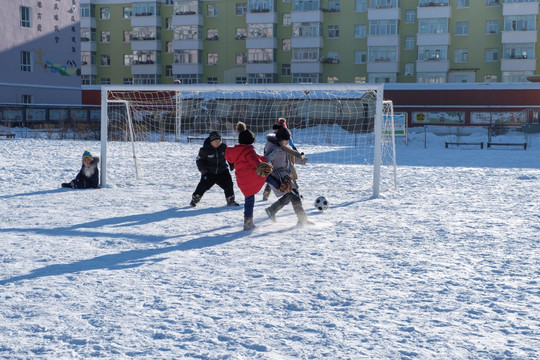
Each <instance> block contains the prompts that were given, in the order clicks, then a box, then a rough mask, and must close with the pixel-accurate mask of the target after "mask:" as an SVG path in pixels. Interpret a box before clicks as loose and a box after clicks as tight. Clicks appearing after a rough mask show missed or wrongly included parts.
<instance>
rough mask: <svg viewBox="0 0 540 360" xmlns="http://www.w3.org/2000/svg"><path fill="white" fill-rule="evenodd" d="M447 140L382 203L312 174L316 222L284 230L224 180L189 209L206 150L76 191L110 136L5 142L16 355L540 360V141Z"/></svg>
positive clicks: (310, 196)
mask: <svg viewBox="0 0 540 360" xmlns="http://www.w3.org/2000/svg"><path fill="white" fill-rule="evenodd" d="M475 136H478V135H471V138H473V137H475ZM424 139H426V140H427V143H426V145H424ZM448 139H449V137H448V136H437V135H434V134H431V133H430V134H427V135H426V137H424V134H423V132H422V131H420V132H418V133H416V134H411V135H410V143H409V144H408V146H406V145H405V144H404V143H403V141H402V140H401V141H399V142H398V148H397V162H398V187H399V190H398V191H397V192H384V193H382V194H381V196H380V197H378V198H372V196H371V189H370V187H371V183H372V175H371V168H370V167H368V166H354V165H339V164H310V163H308V164H307V165H306V166H305V167H300V166H299V167H298V172H299V177H300V178H299V184H300V187H301V189H302V192H303V195H304V198H305V201H304V207H305V208H306V210H307V212H308V217H309V218H310V219H311V220H312V221H315V222H316V223H317V225H316V226H315V227H312V228H303V229H301V228H297V227H296V226H295V224H296V218H295V215H294V213H293V211H292V207H291V206H290V205H288V206H287V207H285V208H284V209H283V210H282V211H281V212H280V213H278V216H277V220H278V222H277V223H276V224H273V223H271V222H270V220H268V219H267V217H266V215H265V213H264V208H265V207H266V206H269V204H270V203H271V202H272V201H274V200H275V197H273V196H272V197H271V198H270V202H263V201H261V200H260V199H261V196H260V194H259V195H258V196H257V202H256V204H255V224H256V225H257V228H256V229H255V231H253V232H245V231H243V230H242V221H243V209H242V207H240V208H228V207H226V206H224V204H225V200H224V196H223V192H222V190H221V189H220V188H219V187H217V186H215V187H214V188H212V189H211V190H210V191H209V192H208V193H207V194H206V195H205V196H204V197H203V199H202V201H201V203H200V205H199V206H198V207H197V208H191V207H189V206H188V203H189V200H190V197H191V193H192V192H193V190H194V189H195V186H196V183H197V181H198V174H197V170H196V168H195V163H194V161H195V156H196V153H197V150H198V148H199V146H200V144H184V143H181V144H180V143H176V144H174V143H172V144H165V143H155V144H153V145H152V146H150V147H149V150H148V154H146V157H147V158H148V156H151V157H152V158H153V159H151V160H147V164H148V165H151V164H155V168H153V169H152V170H150V171H149V172H147V173H146V174H145V175H146V176H147V179H148V178H149V179H150V180H147V181H140V182H136V181H134V180H133V179H132V177H131V176H128V175H129V173H130V172H132V162H133V160H132V159H131V158H130V157H129V156H124V157H122V158H116V159H112V158H111V159H109V161H113V160H114V161H115V162H116V163H118V162H121V164H122V168H121V169H120V170H114V171H113V170H111V173H110V174H109V177H108V183H109V185H108V186H107V187H105V188H102V189H100V190H71V189H62V188H60V183H61V182H65V181H69V180H71V179H72V178H73V177H74V176H75V175H76V173H77V171H78V170H79V167H80V156H81V154H82V152H83V151H84V150H85V149H88V150H90V151H91V152H92V153H93V154H94V155H99V151H100V146H99V142H97V141H72V140H38V139H15V140H0V199H1V200H0V239H1V240H0V244H1V246H0V358H3V359H89V358H94V357H95V358H104V359H127V358H133V359H179V358H185V359H272V360H277V359H323V358H326V359H537V358H539V357H540V350H539V349H540V329H539V326H540V256H539V255H540V250H539V244H540V242H539V241H540V240H539V239H540V209H539V202H540V195H539V194H540V192H539V188H540V137H538V135H536V136H531V138H530V139H529V141H530V146H529V147H528V148H527V150H526V151H524V150H523V149H522V148H521V149H520V148H519V147H502V148H496V149H495V148H494V149H486V148H484V149H483V150H481V149H480V148H479V147H478V146H462V147H455V146H454V147H450V148H448V149H445V147H444V141H445V140H448ZM482 140H483V141H485V136H484V138H482ZM302 150H304V151H306V153H307V154H308V158H309V148H302ZM319 151H320V148H319ZM329 151H331V148H329ZM128 169H129V170H128ZM115 171H116V172H115ZM162 174H167V175H168V176H170V175H171V174H172V175H173V179H174V180H173V181H169V182H166V181H162V180H161V179H160V177H162V176H163V175H162ZM236 194H237V200H239V202H240V203H242V204H243V200H244V198H243V196H242V195H241V193H240V191H239V190H238V189H237V188H236ZM319 195H324V196H326V197H327V198H328V199H329V201H330V202H331V206H330V208H329V209H328V210H327V211H326V212H319V211H317V210H315V208H314V206H313V201H314V199H315V198H316V197H317V196H319Z"/></svg>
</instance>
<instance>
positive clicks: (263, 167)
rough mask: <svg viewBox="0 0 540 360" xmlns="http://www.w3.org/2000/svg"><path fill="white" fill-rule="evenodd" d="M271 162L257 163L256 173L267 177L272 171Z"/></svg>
mask: <svg viewBox="0 0 540 360" xmlns="http://www.w3.org/2000/svg"><path fill="white" fill-rule="evenodd" d="M272 170H273V169H272V164H270V163H267V162H262V163H259V165H257V175H258V176H261V177H267V176H268V175H270V174H271V173H272Z"/></svg>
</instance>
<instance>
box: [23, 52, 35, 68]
mask: <svg viewBox="0 0 540 360" xmlns="http://www.w3.org/2000/svg"><path fill="white" fill-rule="evenodd" d="M21 71H24V72H32V53H31V52H30V51H21Z"/></svg>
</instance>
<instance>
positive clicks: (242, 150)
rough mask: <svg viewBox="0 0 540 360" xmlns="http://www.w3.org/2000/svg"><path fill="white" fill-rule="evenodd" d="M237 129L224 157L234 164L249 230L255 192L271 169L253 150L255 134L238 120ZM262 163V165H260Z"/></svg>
mask: <svg viewBox="0 0 540 360" xmlns="http://www.w3.org/2000/svg"><path fill="white" fill-rule="evenodd" d="M236 129H237V130H238V143H239V145H235V146H233V147H228V148H227V149H226V150H225V159H226V160H227V161H228V162H230V163H233V164H234V168H235V171H236V183H237V184H238V187H239V188H240V190H241V191H242V193H243V194H244V196H245V197H246V200H245V204H244V230H251V229H253V228H254V227H255V225H254V224H253V207H254V205H255V194H257V193H258V192H259V190H261V188H262V186H263V185H264V182H265V181H266V176H268V174H269V173H270V172H271V171H272V168H271V166H270V165H269V164H268V163H266V162H265V161H266V159H265V158H264V157H263V156H260V155H258V154H257V153H256V152H255V148H254V147H253V143H254V142H255V136H254V135H253V133H252V132H251V131H249V130H247V128H246V124H244V123H243V122H239V123H238V124H237V126H236ZM261 164H262V165H261Z"/></svg>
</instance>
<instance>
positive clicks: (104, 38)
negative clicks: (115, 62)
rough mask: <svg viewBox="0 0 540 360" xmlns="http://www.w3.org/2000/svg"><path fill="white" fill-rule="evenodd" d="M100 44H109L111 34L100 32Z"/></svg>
mask: <svg viewBox="0 0 540 360" xmlns="http://www.w3.org/2000/svg"><path fill="white" fill-rule="evenodd" d="M101 42H102V43H110V42H111V32H110V31H102V32H101Z"/></svg>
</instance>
